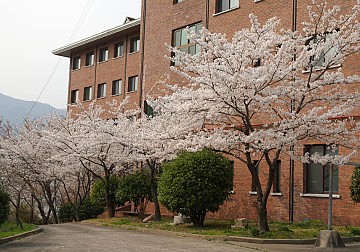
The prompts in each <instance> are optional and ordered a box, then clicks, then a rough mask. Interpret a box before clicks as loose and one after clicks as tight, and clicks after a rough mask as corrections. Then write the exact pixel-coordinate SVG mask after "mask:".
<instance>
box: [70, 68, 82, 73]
mask: <svg viewBox="0 0 360 252" xmlns="http://www.w3.org/2000/svg"><path fill="white" fill-rule="evenodd" d="M79 70H80V68H77V69H71V72H76V71H79Z"/></svg>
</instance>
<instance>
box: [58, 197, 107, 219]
mask: <svg viewBox="0 0 360 252" xmlns="http://www.w3.org/2000/svg"><path fill="white" fill-rule="evenodd" d="M78 204H79V202H76V203H75V204H70V203H68V204H66V205H62V206H60V208H59V213H58V217H59V219H60V221H61V222H72V221H74V220H75V221H82V220H87V219H92V218H96V217H97V216H98V215H99V214H101V213H103V211H104V208H103V207H102V206H99V205H96V204H93V203H92V202H91V201H90V199H89V198H86V199H85V200H84V201H83V202H82V204H81V206H80V207H79V205H78ZM77 211H78V212H77Z"/></svg>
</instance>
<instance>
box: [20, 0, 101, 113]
mask: <svg viewBox="0 0 360 252" xmlns="http://www.w3.org/2000/svg"><path fill="white" fill-rule="evenodd" d="M93 2H94V0H88V1H87V3H86V5H85V7H84V9H83V11H82V13H81V15H80V18H79V20H78V22H77V23H76V26H75V28H74V30H73V32H72V33H71V35H70V38H69V40H68V44H70V43H71V42H72V40H73V39H74V38H75V36H76V34H77V33H78V31H79V29H80V27H81V25H82V23H83V22H84V20H85V18H86V16H87V14H88V13H89V10H90V8H91V5H92V4H93ZM61 61H62V58H59V59H58V60H57V62H56V64H55V66H54V68H53V70H52V71H51V74H50V76H49V78H48V79H47V81H46V83H45V85H44V86H43V88H42V89H41V91H40V93H39V95H38V97H37V98H36V100H35V101H34V103H33V105H32V106H31V108H30V110H29V112H28V113H27V114H26V116H29V115H30V114H31V112H32V111H33V109H34V107H35V105H36V104H37V103H38V102H39V99H40V97H41V95H42V94H43V93H44V91H45V89H46V88H47V86H48V85H49V83H50V81H51V79H52V78H53V76H54V75H55V73H56V71H57V69H58V68H59V66H60V63H61Z"/></svg>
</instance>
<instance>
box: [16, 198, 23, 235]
mask: <svg viewBox="0 0 360 252" xmlns="http://www.w3.org/2000/svg"><path fill="white" fill-rule="evenodd" d="M20 203H21V201H20V193H19V194H18V195H17V198H16V206H15V219H16V225H17V226H18V227H20V228H21V229H24V227H23V224H22V223H21V220H20Z"/></svg>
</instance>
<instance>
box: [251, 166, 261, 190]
mask: <svg viewBox="0 0 360 252" xmlns="http://www.w3.org/2000/svg"><path fill="white" fill-rule="evenodd" d="M253 164H254V165H255V171H256V174H259V165H260V164H259V160H253ZM255 185H256V183H255V179H254V178H253V176H251V191H252V192H256V186H255Z"/></svg>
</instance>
